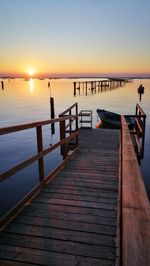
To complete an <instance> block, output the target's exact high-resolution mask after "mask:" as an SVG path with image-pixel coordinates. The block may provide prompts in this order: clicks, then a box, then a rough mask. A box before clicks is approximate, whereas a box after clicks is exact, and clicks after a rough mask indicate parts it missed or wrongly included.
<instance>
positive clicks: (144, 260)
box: [121, 107, 150, 266]
mask: <svg viewBox="0 0 150 266" xmlns="http://www.w3.org/2000/svg"><path fill="white" fill-rule="evenodd" d="M138 108H139V107H138ZM142 115H143V114H142ZM121 123H122V130H121V176H122V241H121V242H122V252H121V255H122V264H121V265H123V266H133V265H136V266H141V265H142V266H147V265H149V262H150V228H149V226H150V205H149V201H148V197H147V194H146V190H145V186H144V182H143V178H142V175H141V171H140V168H139V165H138V161H137V158H136V154H135V151H134V147H133V143H132V140H131V135H130V132H129V128H128V126H127V123H126V120H125V118H124V116H122V117H121Z"/></svg>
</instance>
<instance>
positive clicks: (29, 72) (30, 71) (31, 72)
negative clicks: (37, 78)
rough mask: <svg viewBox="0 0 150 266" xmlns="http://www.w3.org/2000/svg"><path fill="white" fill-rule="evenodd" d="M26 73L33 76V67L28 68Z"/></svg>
mask: <svg viewBox="0 0 150 266" xmlns="http://www.w3.org/2000/svg"><path fill="white" fill-rule="evenodd" d="M27 73H28V75H29V76H33V75H34V74H35V70H34V69H33V68H32V69H29V70H28V71H27Z"/></svg>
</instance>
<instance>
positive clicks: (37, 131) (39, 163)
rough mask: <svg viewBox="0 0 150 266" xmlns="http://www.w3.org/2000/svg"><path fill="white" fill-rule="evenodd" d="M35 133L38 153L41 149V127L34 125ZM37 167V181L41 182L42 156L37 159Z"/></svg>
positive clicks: (42, 170) (42, 175)
mask: <svg viewBox="0 0 150 266" xmlns="http://www.w3.org/2000/svg"><path fill="white" fill-rule="evenodd" d="M36 135H37V150H38V153H40V152H41V151H43V140H42V127H41V126H38V127H36ZM38 167H39V181H40V182H41V181H42V180H43V179H44V160H43V157H42V158H40V159H39V160H38Z"/></svg>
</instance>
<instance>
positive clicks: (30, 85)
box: [29, 78, 34, 93]
mask: <svg viewBox="0 0 150 266" xmlns="http://www.w3.org/2000/svg"><path fill="white" fill-rule="evenodd" d="M29 88H30V92H31V93H33V92H34V82H33V79H32V78H30V80H29Z"/></svg>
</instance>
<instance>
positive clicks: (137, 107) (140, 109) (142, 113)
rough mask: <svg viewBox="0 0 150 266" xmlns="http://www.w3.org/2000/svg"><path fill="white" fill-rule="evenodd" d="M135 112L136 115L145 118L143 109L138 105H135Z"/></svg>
mask: <svg viewBox="0 0 150 266" xmlns="http://www.w3.org/2000/svg"><path fill="white" fill-rule="evenodd" d="M136 110H137V114H138V113H139V112H140V113H141V115H143V116H146V114H145V113H144V111H143V109H142V108H141V106H140V105H139V104H138V103H137V104H136Z"/></svg>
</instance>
